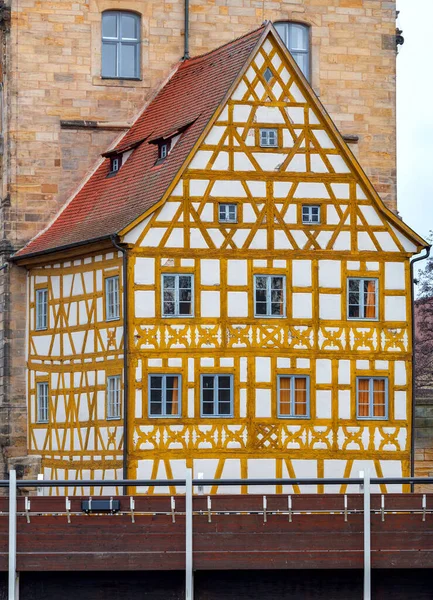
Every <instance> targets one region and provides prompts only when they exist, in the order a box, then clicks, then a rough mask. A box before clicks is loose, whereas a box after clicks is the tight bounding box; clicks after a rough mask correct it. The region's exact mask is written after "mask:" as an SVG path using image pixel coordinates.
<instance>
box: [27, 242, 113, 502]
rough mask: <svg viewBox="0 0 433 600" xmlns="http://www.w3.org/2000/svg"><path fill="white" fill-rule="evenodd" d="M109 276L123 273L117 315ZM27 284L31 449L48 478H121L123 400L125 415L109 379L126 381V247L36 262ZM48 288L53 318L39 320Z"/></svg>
mask: <svg viewBox="0 0 433 600" xmlns="http://www.w3.org/2000/svg"><path fill="white" fill-rule="evenodd" d="M107 278H117V281H118V295H117V298H118V301H119V311H118V313H119V314H118V316H117V317H116V314H114V318H110V315H109V314H107V293H106V289H107V283H106V280H107ZM28 286H29V293H28V297H29V314H28V326H29V342H28V398H29V411H28V415H29V452H30V453H31V454H37V455H41V456H42V466H43V474H44V476H45V477H46V478H48V479H54V478H56V479H71V480H74V479H87V478H95V479H99V478H103V477H106V478H119V477H121V474H122V449H123V406H122V405H121V406H120V407H119V409H120V410H119V417H118V418H117V415H115V417H116V418H110V415H109V414H108V412H107V411H108V407H107V381H108V378H109V377H112V376H119V377H120V382H121V383H120V387H121V389H123V382H122V378H123V307H122V260H121V254H120V256H119V255H118V253H117V251H116V252H115V253H114V252H104V253H100V254H92V255H89V256H83V257H82V258H74V259H71V260H65V261H62V262H58V263H56V264H50V265H45V266H43V267H36V268H32V269H31V270H30V271H29V277H28ZM41 290H46V292H47V311H46V323H44V322H43V320H42V321H40V320H39V321H38V312H39V319H40V318H41V314H40V313H41V309H40V308H39V309H38V307H37V303H38V301H37V294H38V293H40V291H41ZM111 317H112V315H111ZM41 325H42V327H41ZM43 383H46V384H47V385H48V402H47V406H46V413H45V414H44V413H43V412H42V414H41V412H40V411H41V408H42V409H43V406H42V407H41V402H42V404H43V402H44V399H43V398H42V400H41V398H39V399H38V393H39V395H40V394H41V388H40V386H39V391H38V384H43ZM42 392H43V390H42ZM120 397H121V394H120ZM38 404H39V406H38ZM84 492H85V491H84V490H83V493H84Z"/></svg>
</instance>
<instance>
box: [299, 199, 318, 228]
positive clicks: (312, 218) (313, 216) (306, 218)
mask: <svg viewBox="0 0 433 600" xmlns="http://www.w3.org/2000/svg"><path fill="white" fill-rule="evenodd" d="M302 223H304V225H305V224H308V225H317V224H319V223H320V206H318V205H315V204H303V205H302Z"/></svg>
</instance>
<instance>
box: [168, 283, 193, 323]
mask: <svg viewBox="0 0 433 600" xmlns="http://www.w3.org/2000/svg"><path fill="white" fill-rule="evenodd" d="M193 284H194V278H193V276H192V275H179V274H178V275H172V274H168V273H164V274H163V276H162V289H163V295H162V315H163V316H164V317H191V316H193V314H194V301H193V296H194V289H193Z"/></svg>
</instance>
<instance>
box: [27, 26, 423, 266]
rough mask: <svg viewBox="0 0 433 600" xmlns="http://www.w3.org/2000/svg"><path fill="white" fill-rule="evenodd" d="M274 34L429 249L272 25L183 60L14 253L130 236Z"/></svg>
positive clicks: (406, 230)
mask: <svg viewBox="0 0 433 600" xmlns="http://www.w3.org/2000/svg"><path fill="white" fill-rule="evenodd" d="M267 35H271V36H273V38H274V40H275V42H276V43H277V45H278V46H279V48H280V50H281V52H282V54H283V55H284V56H285V57H286V59H287V61H288V63H289V64H290V66H291V69H292V70H293V71H294V72H295V73H296V76H297V83H298V84H299V86H300V89H301V92H302V93H303V94H304V95H305V97H306V98H308V99H309V101H310V102H311V104H312V106H313V107H314V108H315V109H316V110H317V112H318V113H319V114H320V115H321V117H322V118H323V121H324V123H325V125H326V127H327V128H329V131H330V132H331V133H332V134H333V135H334V137H335V141H336V143H337V147H338V148H339V150H340V151H341V153H342V155H343V156H344V157H345V160H346V161H347V163H348V164H349V165H351V167H352V168H353V170H354V172H355V173H356V174H357V176H358V177H359V180H360V182H362V183H363V185H364V186H365V188H366V190H367V191H368V192H369V193H370V194H371V196H372V199H373V200H374V202H375V203H376V205H377V207H378V208H379V210H380V211H381V212H382V213H384V215H385V216H386V217H387V219H388V220H389V221H390V222H391V223H392V224H393V226H395V227H396V228H397V230H399V231H401V232H402V233H403V234H405V235H407V236H408V237H409V238H410V239H411V240H413V242H414V243H415V245H416V246H417V248H418V250H420V249H421V248H423V247H426V246H427V245H428V244H427V243H426V242H425V241H424V240H423V239H422V238H421V237H420V236H418V235H417V234H416V233H415V232H414V231H413V230H412V229H410V227H408V226H407V225H406V224H405V223H404V222H403V221H400V219H399V218H398V217H397V216H396V215H395V214H394V213H392V212H391V211H390V210H389V209H388V208H387V207H386V206H385V205H384V203H383V201H382V200H381V199H380V197H379V195H378V194H377V192H376V190H375V189H374V187H373V185H372V183H371V182H370V180H369V179H368V177H367V176H366V174H365V173H364V171H363V170H362V168H361V166H360V165H359V163H358V162H357V161H356V159H355V157H354V156H353V154H352V153H351V152H350V150H349V148H348V147H347V145H346V143H345V142H344V140H343V138H342V136H341V134H340V133H339V131H338V130H337V128H336V126H335V124H334V123H333V121H332V119H331V118H330V117H329V115H328V113H327V112H326V110H325V108H324V107H323V105H322V104H321V102H320V101H319V99H318V98H317V96H316V95H315V94H314V92H313V90H312V89H311V87H310V85H309V83H308V82H307V80H306V79H305V77H304V76H303V74H302V73H301V71H300V69H299V67H298V66H297V64H296V62H295V60H294V59H293V57H292V56H291V55H290V53H289V52H288V50H287V48H286V47H285V46H284V44H283V43H282V41H281V39H280V38H279V36H278V34H277V33H276V31H275V29H274V28H273V26H272V24H270V23H268V24H267V25H263V26H261V27H259V28H258V29H256V30H254V31H252V32H250V33H248V34H246V35H244V36H242V37H240V38H238V39H236V40H234V41H232V42H229V43H228V44H225V45H224V46H221V47H220V48H217V49H216V50H214V51H212V52H209V53H207V54H204V55H202V56H199V57H196V58H193V59H189V60H187V61H185V62H181V63H179V65H178V66H177V67H176V69H175V71H174V74H173V75H172V76H171V78H170V79H169V80H168V82H167V83H166V84H165V85H164V87H163V88H162V89H161V91H160V92H159V93H158V94H157V95H156V97H155V98H154V99H153V100H152V101H151V102H150V103H149V105H148V106H147V107H146V108H145V110H144V111H143V113H142V114H141V115H140V116H139V118H138V119H137V120H136V121H135V123H134V125H133V126H132V127H131V129H130V130H129V131H128V133H126V134H125V136H123V137H122V139H121V140H120V141H119V142H118V143H117V145H116V146H115V147H114V148H112V149H110V150H109V151H108V152H106V153H104V154H103V156H104V157H105V160H104V161H103V162H102V164H101V165H100V166H99V167H98V168H97V169H96V171H95V172H94V174H93V175H92V176H91V177H90V178H89V180H88V181H87V182H86V183H85V184H84V185H83V187H82V188H81V189H80V191H79V192H78V193H77V194H76V195H75V196H74V197H73V198H72V199H71V201H70V202H69V203H68V204H66V206H65V207H64V208H63V209H62V210H61V212H60V213H59V214H58V215H57V216H56V217H55V219H54V220H53V222H52V223H51V224H50V225H49V226H48V227H47V228H46V229H45V230H43V231H42V232H41V233H40V234H38V235H37V236H36V237H35V238H33V240H31V241H30V242H29V243H28V244H27V246H25V247H24V248H23V249H22V250H20V251H19V252H18V253H17V254H15V258H16V259H24V258H30V257H31V256H35V255H40V254H45V253H46V252H52V251H56V250H62V249H65V248H69V247H71V246H76V245H80V244H85V243H90V242H95V241H101V240H103V239H108V238H110V237H111V236H112V235H114V234H120V235H121V236H123V235H125V234H126V233H127V231H129V230H130V229H131V228H132V227H134V226H135V225H136V224H137V223H138V222H140V221H141V220H142V219H143V218H144V217H145V216H146V215H147V214H148V213H149V212H150V211H153V210H154V209H155V208H156V207H157V206H159V204H160V202H161V201H165V200H166V198H167V196H168V195H169V193H170V192H171V190H172V189H173V187H174V186H175V185H176V183H177V182H178V180H179V178H180V177H181V175H182V172H183V170H184V169H185V168H186V167H187V165H188V162H189V161H190V160H191V159H192V156H193V152H192V151H193V149H194V148H196V147H198V145H199V143H200V142H201V140H202V139H203V138H204V136H205V135H206V134H207V132H208V130H209V129H210V127H211V126H212V124H213V122H214V121H215V119H216V117H217V115H218V114H219V112H220V111H221V110H222V107H223V106H224V101H225V100H226V99H227V98H228V97H229V95H230V92H231V91H232V89H234V88H235V86H236V85H237V83H238V82H239V80H240V79H241V77H242V75H243V73H244V71H245V70H246V69H247V68H248V65H249V59H251V58H252V56H253V55H254V53H255V51H256V50H257V48H258V47H260V44H261V43H263V42H264V40H265V39H266V37H267ZM181 131H182V132H183V133H182V135H181V137H180V139H179V140H178V142H177V144H176V145H175V146H174V148H173V149H172V151H171V152H170V153H169V155H168V157H167V158H166V159H165V160H164V161H158V145H157V144H156V143H155V142H156V141H157V140H158V139H163V138H165V137H167V136H171V135H174V134H175V133H177V132H181ZM129 149H133V153H132V155H131V156H130V157H129V158H128V160H127V161H126V162H125V164H124V165H123V166H122V168H121V169H120V171H119V172H118V173H117V174H116V175H115V176H113V177H107V175H108V173H109V171H110V157H111V156H113V155H114V154H116V151H117V152H118V153H120V152H125V151H127V150H129Z"/></svg>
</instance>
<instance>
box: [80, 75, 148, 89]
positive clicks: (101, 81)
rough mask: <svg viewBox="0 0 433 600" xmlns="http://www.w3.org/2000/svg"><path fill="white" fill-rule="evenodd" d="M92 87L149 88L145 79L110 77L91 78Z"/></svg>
mask: <svg viewBox="0 0 433 600" xmlns="http://www.w3.org/2000/svg"><path fill="white" fill-rule="evenodd" d="M92 85H102V86H105V87H107V86H112V87H121V88H127V87H131V88H134V87H146V88H148V87H150V81H149V80H147V79H126V78H124V79H121V78H120V77H119V78H114V77H113V78H111V77H100V76H94V77H93V78H92Z"/></svg>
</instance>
